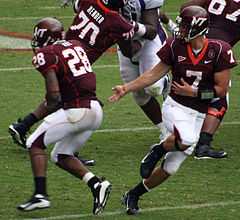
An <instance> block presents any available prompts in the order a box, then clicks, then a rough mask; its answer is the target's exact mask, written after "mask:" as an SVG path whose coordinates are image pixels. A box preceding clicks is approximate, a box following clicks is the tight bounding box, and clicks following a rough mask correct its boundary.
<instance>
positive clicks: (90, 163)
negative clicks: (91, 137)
mask: <svg viewBox="0 0 240 220" xmlns="http://www.w3.org/2000/svg"><path fill="white" fill-rule="evenodd" d="M74 156H75V157H76V158H78V159H79V160H80V161H81V162H82V163H83V165H85V166H95V164H96V161H95V160H94V159H85V158H82V157H81V156H79V153H78V152H76V153H74Z"/></svg>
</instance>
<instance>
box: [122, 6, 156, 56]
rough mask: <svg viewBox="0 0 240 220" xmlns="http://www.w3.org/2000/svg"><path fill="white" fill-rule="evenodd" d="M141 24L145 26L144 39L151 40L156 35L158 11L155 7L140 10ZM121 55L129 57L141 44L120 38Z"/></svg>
mask: <svg viewBox="0 0 240 220" xmlns="http://www.w3.org/2000/svg"><path fill="white" fill-rule="evenodd" d="M141 23H142V24H144V25H145V27H146V33H145V34H144V36H142V37H143V38H145V39H148V40H153V39H154V38H155V37H156V35H157V24H158V11H157V9H156V8H154V9H149V10H145V11H143V12H142V22H141ZM118 45H119V47H120V50H121V51H122V53H123V55H124V56H126V57H129V58H131V57H132V56H133V55H134V54H136V53H137V52H138V50H140V49H141V44H140V43H139V42H138V41H133V40H132V39H129V40H122V41H119V42H118Z"/></svg>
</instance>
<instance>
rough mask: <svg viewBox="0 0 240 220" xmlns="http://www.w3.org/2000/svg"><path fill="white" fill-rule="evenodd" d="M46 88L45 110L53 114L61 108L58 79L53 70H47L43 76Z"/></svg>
mask: <svg viewBox="0 0 240 220" xmlns="http://www.w3.org/2000/svg"><path fill="white" fill-rule="evenodd" d="M45 87H46V105H45V106H46V110H47V111H48V113H52V112H55V111H56V110H57V109H59V108H60V107H61V94H60V88H59V84H58V79H57V76H56V73H55V71H54V70H51V69H50V70H49V71H48V72H47V74H45Z"/></svg>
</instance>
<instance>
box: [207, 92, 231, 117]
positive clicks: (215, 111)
mask: <svg viewBox="0 0 240 220" xmlns="http://www.w3.org/2000/svg"><path fill="white" fill-rule="evenodd" d="M227 109H228V101H227V97H226V96H225V97H224V98H221V99H218V100H216V101H214V102H212V103H210V104H209V108H208V112H207V114H208V115H212V116H214V117H216V118H218V119H219V120H220V121H222V119H223V117H224V115H225V114H226V112H227Z"/></svg>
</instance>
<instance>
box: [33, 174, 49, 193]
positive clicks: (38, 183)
mask: <svg viewBox="0 0 240 220" xmlns="http://www.w3.org/2000/svg"><path fill="white" fill-rule="evenodd" d="M46 180H47V179H46V177H45V176H39V177H34V184H35V192H34V194H42V195H47V190H46V188H47V186H46Z"/></svg>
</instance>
